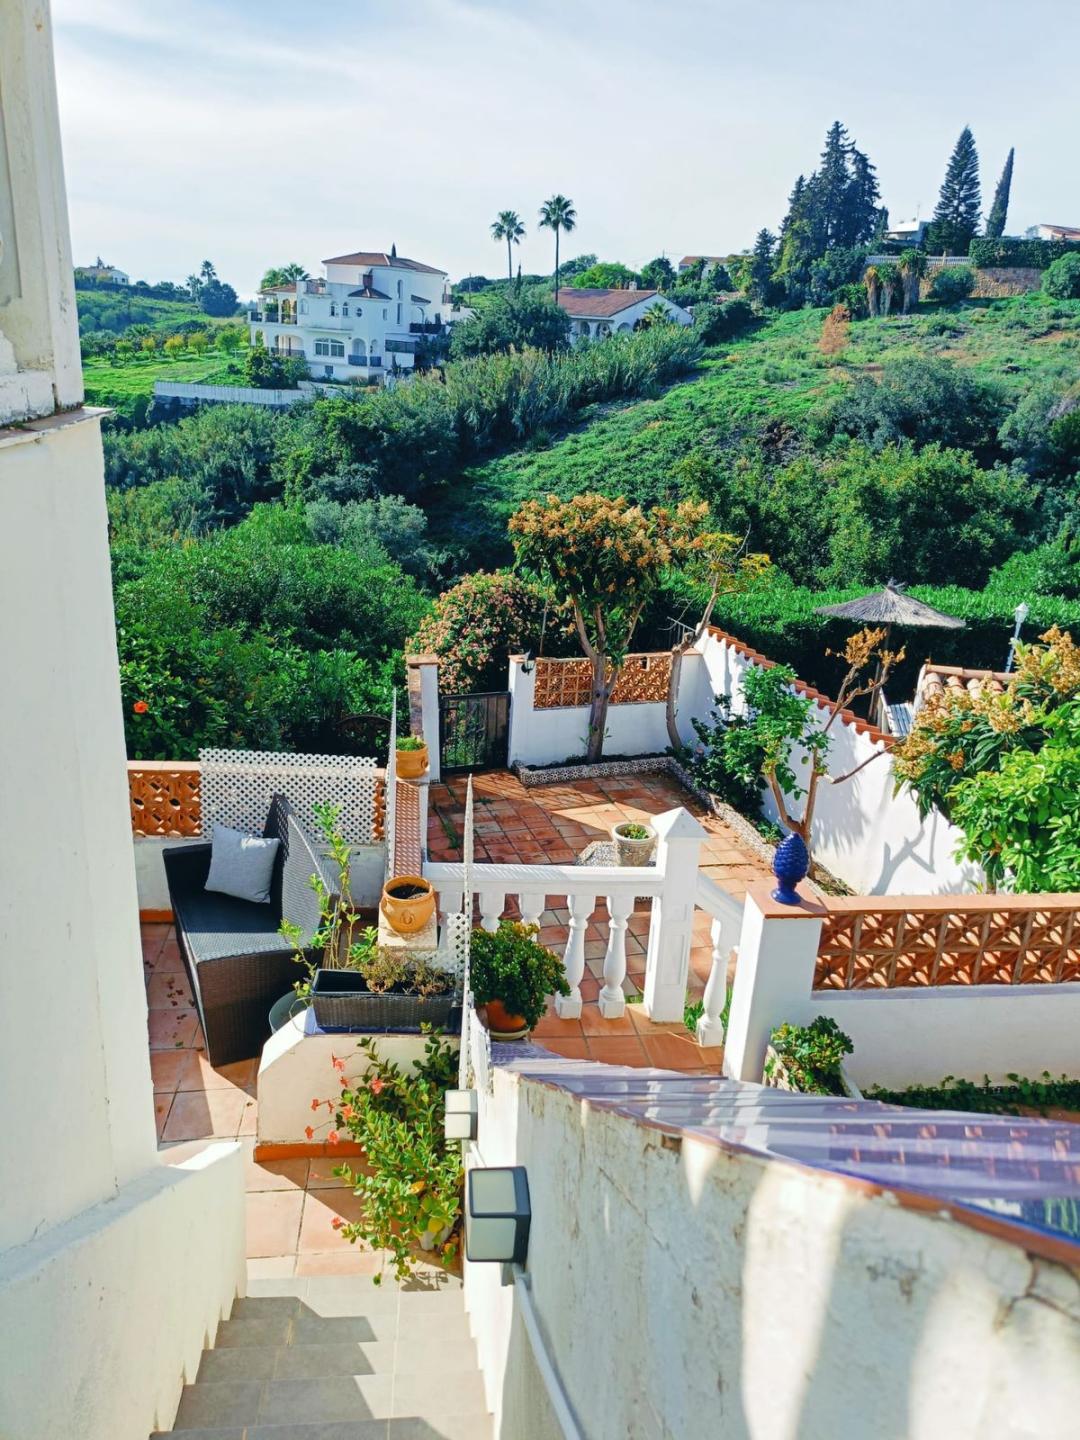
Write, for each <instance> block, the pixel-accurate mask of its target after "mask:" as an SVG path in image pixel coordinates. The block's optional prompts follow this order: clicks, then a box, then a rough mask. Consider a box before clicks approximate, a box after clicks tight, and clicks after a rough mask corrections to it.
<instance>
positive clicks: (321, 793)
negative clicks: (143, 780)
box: [199, 750, 383, 845]
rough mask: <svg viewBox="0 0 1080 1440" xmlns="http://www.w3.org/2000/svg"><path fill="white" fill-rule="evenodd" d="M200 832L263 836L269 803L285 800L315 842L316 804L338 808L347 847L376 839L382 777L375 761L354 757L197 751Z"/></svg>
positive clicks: (379, 828)
mask: <svg viewBox="0 0 1080 1440" xmlns="http://www.w3.org/2000/svg"><path fill="white" fill-rule="evenodd" d="M199 763H200V766H201V768H202V833H203V834H204V835H205V836H208V837H209V836H210V834H211V833H212V828H211V827H212V826H213V825H214V823H215V822H216V823H217V824H219V825H231V826H232V827H233V828H234V829H236V830H246V831H248V832H249V833H250V834H253V835H259V834H261V833H262V827H263V824H264V823H265V821H266V814H267V811H268V810H269V808H270V801H271V799H272V798H273V796H274V795H276V794H279V793H280V794H282V795H285V796H286V797H287V799H288V800H289V803H290V804H291V805H292V807H293V810H294V811H295V812H296V816H297V819H298V820H299V821H300V823H301V825H303V827H304V829H305V830H306V831H307V832H308V834H309V835H310V836H311V837H312V838H313V839H315V840H317V839H318V838H319V837H320V834H321V832H320V829H319V823H318V821H317V819H316V818H315V806H316V805H319V804H328V803H329V804H336V805H339V806H340V807H341V813H340V817H339V820H338V824H339V826H340V829H341V833H342V834H343V835H344V837H345V839H346V840H347V841H348V842H349V843H350V844H351V845H371V844H373V843H374V842H375V841H376V840H378V839H380V838H381V833H382V824H383V794H382V791H383V779H382V774H381V772H380V770H379V767H378V765H377V763H376V761H374V760H371V759H367V758H358V757H357V756H354V755H290V754H287V753H284V752H271V751H258V750H200V751H199Z"/></svg>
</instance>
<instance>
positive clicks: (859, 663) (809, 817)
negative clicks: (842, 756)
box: [720, 629, 904, 850]
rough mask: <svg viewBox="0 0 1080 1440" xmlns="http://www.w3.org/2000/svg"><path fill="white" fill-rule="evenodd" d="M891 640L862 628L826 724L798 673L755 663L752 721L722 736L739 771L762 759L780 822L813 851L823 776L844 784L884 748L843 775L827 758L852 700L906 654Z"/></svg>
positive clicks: (750, 682) (750, 688) (747, 682)
mask: <svg viewBox="0 0 1080 1440" xmlns="http://www.w3.org/2000/svg"><path fill="white" fill-rule="evenodd" d="M885 640H886V632H885V631H884V630H881V629H865V630H860V631H859V632H858V634H856V635H852V637H851V638H850V640H848V642H847V644H846V645H845V646H844V648H843V650H842V651H840V652H839V654H840V655H841V656H842V658H843V659H844V660H845V662H846V663H847V671H846V673H845V675H844V678H843V681H842V682H841V685H840V689H839V691H838V693H837V696H836V699H835V700H830V701H829V705H828V716H827V717H826V720H825V723H824V724H823V725H819V724H818V723H817V721H816V711H817V701H816V700H812V699H811V698H810V697H809V696H807V695H804V694H802V693H801V692H800V691H798V690H797V689H796V688H795V672H794V671H793V670H792V669H791V667H790V666H788V665H772V666H770V667H769V668H768V669H761V668H759V667H758V666H752V667H751V668H750V669H749V670H747V672H746V677H745V679H744V681H743V691H744V694H745V696H746V704H747V707H748V719H749V723H748V724H747V725H744V726H739V727H732V728H731V729H730V730H728V731H725V732H723V734H722V736H721V737H720V743H721V744H722V745H723V746H724V749H725V751H726V752H727V755H726V758H727V760H728V763H729V765H730V766H731V768H732V769H733V770H734V771H735V772H736V773H738V772H739V770H740V769H742V770H749V769H750V768H751V767H752V766H754V767H756V766H757V765H758V764H760V773H761V775H762V776H763V777H764V779H765V783H766V785H768V787H769V790H770V792H771V793H772V797H773V800H774V801H775V803H776V808H777V810H778V811H779V814H780V819H781V821H782V822H783V824H785V825H786V826H787V827H788V829H789V830H793V831H794V832H795V833H796V834H797V835H801V836H802V839H803V841H804V843H805V845H806V848H807V850H811V849H812V839H811V837H812V833H813V824H814V807H815V805H816V804H817V795H818V786H819V784H820V783H821V781H822V780H824V781H825V782H826V784H829V785H842V784H844V783H845V782H846V781H848V780H851V779H852V778H853V777H854V776H855V775H857V774H858V773H859V771H860V770H862V769H863V768H864V766H866V765H869V764H870V761H871V760H874V759H876V758H877V756H878V755H879V754H883V753H884V752H883V751H877V750H876V751H875V752H874V754H873V755H871V756H870V757H869V759H867V760H864V761H863V762H862V764H860V765H856V766H855V768H854V769H853V770H848V771H847V772H846V773H845V774H843V775H830V774H829V769H828V765H827V763H826V761H827V759H828V754H829V749H830V747H831V745H832V734H831V732H832V729H833V726H834V725H835V724H836V721H837V717H838V716H839V715H840V714H841V712H842V711H843V710H845V709H847V708H848V707H849V706H850V705H851V703H852V701H854V700H858V699H859V698H861V697H863V696H868V695H873V694H874V693H876V692H877V691H878V690H880V689H881V687H882V686H883V685H884V684H885V681H886V680H887V679H888V677H889V673H890V671H891V670H892V668H893V666H894V665H895V664H896V663H897V662H898V661H900V660H902V659H903V653H904V652H903V651H902V650H901V651H899V652H898V653H894V652H893V651H891V650H887V649H886V648H885ZM871 667H873V669H872V673H871ZM762 757H763V758H762ZM798 801H802V813H801V815H798V816H796V815H793V814H792V813H791V811H792V808H794V807H793V804H792V802H798Z"/></svg>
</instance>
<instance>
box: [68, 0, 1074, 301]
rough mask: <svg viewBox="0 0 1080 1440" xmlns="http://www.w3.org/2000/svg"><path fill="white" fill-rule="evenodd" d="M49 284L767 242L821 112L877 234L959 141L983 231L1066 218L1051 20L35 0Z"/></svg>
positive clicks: (916, 8)
mask: <svg viewBox="0 0 1080 1440" xmlns="http://www.w3.org/2000/svg"><path fill="white" fill-rule="evenodd" d="M52 9H53V22H54V31H55V45H56V70H57V84H58V88H59V98H60V117H61V125H62V130H63V140H64V154H65V167H66V174H67V186H68V197H69V205H70V212H71V230H72V238H73V244H74V251H75V261H76V263H77V264H86V263H89V262H91V261H92V260H93V259H94V257H95V256H97V255H101V256H102V257H103V258H104V259H105V260H106V262H108V263H111V264H114V265H117V266H119V267H120V268H121V269H122V270H126V271H127V272H128V273H129V274H130V275H131V277H132V278H133V279H146V280H150V281H156V280H161V279H167V280H176V281H182V280H183V279H184V278H185V277H186V276H187V275H188V274H189V273H190V272H191V271H192V270H193V269H196V268H197V267H198V265H199V264H200V263H201V262H202V261H203V260H204V259H210V260H212V261H213V262H214V264H215V265H216V266H217V269H218V273H219V274H220V275H221V277H222V278H223V279H225V280H228V281H230V282H231V283H232V284H233V285H235V286H236V288H237V290H238V291H239V292H240V293H241V295H242V296H247V295H250V294H251V293H252V292H253V291H254V289H255V288H256V286H257V284H258V280H259V277H260V276H261V275H262V273H263V271H264V270H265V269H266V268H267V267H268V266H270V265H276V264H282V263H285V262H287V261H290V260H298V261H300V262H301V263H302V264H303V265H304V266H305V267H306V268H307V269H308V270H309V271H311V273H312V274H317V273H320V271H319V265H320V262H321V261H322V260H323V259H325V258H326V257H327V256H331V255H337V254H341V253H344V252H346V251H352V250H383V249H386V250H388V249H389V248H390V246H391V244H396V245H397V249H398V253H399V254H401V255H408V256H412V257H413V258H415V259H419V260H423V261H425V262H426V263H428V264H432V265H438V266H439V267H441V268H442V269H445V270H447V271H449V272H450V274H451V276H452V277H454V278H457V277H459V276H461V275H464V274H471V273H481V274H487V275H494V276H498V275H500V274H504V273H505V267H506V247H505V244H496V243H495V242H494V241H493V240H492V239H491V237H490V225H491V222H492V220H493V219H494V218H495V215H496V213H497V212H498V211H499V210H503V209H514V210H516V211H518V212H519V214H520V215H521V217H522V219H523V220H524V222H525V225H526V229H527V235H526V237H525V239H524V240H523V242H522V244H521V245H520V247H519V250H518V252H517V254H516V259H520V262H521V265H522V267H523V269H524V270H525V272H526V273H528V272H529V271H540V272H550V270H551V268H552V253H551V252H552V243H553V242H552V237H551V234H550V232H549V231H545V230H539V229H538V227H537V223H536V221H537V210H538V208H539V206H540V204H541V203H542V201H543V200H544V199H546V198H547V197H548V196H549V195H551V194H553V193H556V192H561V193H562V194H564V195H567V196H569V197H570V198H571V199H572V200H573V202H574V205H575V208H576V210H577V215H578V224H577V228H576V230H575V232H574V233H573V234H572V235H570V236H568V237H565V238H564V241H563V254H564V256H569V255H575V254H579V253H583V252H595V253H596V254H597V255H599V256H600V258H601V259H606V260H621V261H623V262H625V263H626V264H629V265H631V266H634V267H635V268H636V267H639V266H641V265H642V264H644V262H645V261H647V260H649V259H651V258H652V257H653V256H655V255H659V254H664V253H666V254H667V255H668V256H669V257H672V258H674V259H678V258H679V257H680V256H681V255H683V254H687V253H689V254H726V253H728V252H730V251H737V250H741V249H744V248H748V247H749V246H750V245H751V244H752V242H753V238H754V235H755V233H756V232H757V231H758V230H759V229H760V228H761V227H762V226H768V227H769V228H771V229H775V228H776V227H777V226H778V224H779V222H780V220H781V219H782V217H783V212H784V208H785V200H786V197H787V195H788V192H789V191H790V189H791V185H792V183H793V181H794V180H795V177H796V176H797V175H798V174H799V173H800V172H806V173H809V172H810V171H811V170H812V169H813V168H814V166H815V164H816V162H817V158H818V155H819V153H820V150H821V147H822V141H823V138H824V134H825V130H826V128H827V127H828V125H829V124H830V123H831V122H832V121H833V120H834V119H839V120H841V121H842V122H843V123H844V124H845V125H846V126H847V128H848V130H849V131H850V133H851V136H852V138H853V139H854V140H855V141H856V143H857V144H858V145H859V146H860V148H861V149H863V150H865V151H866V152H867V153H868V154H869V156H870V158H871V160H872V161H873V162H874V164H875V165H876V166H877V169H878V175H879V178H880V181H881V187H882V195H883V200H884V203H885V204H886V205H887V206H888V208H889V211H890V215H891V218H892V220H893V221H894V222H896V221H899V220H902V219H907V218H910V217H911V216H914V215H915V214H916V212H917V211H918V212H919V213H920V214H922V215H923V216H927V215H929V214H930V213H931V211H932V210H933V207H934V203H935V200H936V198H937V192H938V187H939V186H940V183H941V179H942V175H943V173H944V169H945V164H946V162H947V160H948V156H949V152H950V150H951V149H952V146H953V144H954V142H955V140H956V137H957V135H958V134H959V132H960V130H961V128H962V127H963V126H964V125H965V124H968V125H970V126H971V128H972V130H973V131H974V133H975V139H976V143H977V145H978V149H979V155H980V159H981V163H982V183H983V205H984V211H985V210H988V209H989V205H990V198H991V195H992V192H993V187H994V185H995V183H996V181H997V177H998V175H999V173H1000V171H1001V167H1002V164H1003V162H1004V159H1005V155H1006V153H1007V151H1008V148H1009V146H1010V145H1014V146H1015V147H1016V170H1015V175H1014V179H1013V189H1012V206H1011V209H1010V214H1009V226H1008V229H1009V232H1010V233H1021V232H1022V231H1023V230H1024V229H1025V228H1026V227H1027V226H1028V225H1033V224H1037V223H1039V222H1049V223H1053V224H1071V225H1080V165H1078V164H1077V160H1076V142H1077V134H1078V129H1080V126H1078V122H1080V90H1078V87H1077V84H1076V74H1075V63H1076V55H1077V53H1078V42H1080V6H1078V5H1077V4H1075V3H1074V0H1024V4H1023V5H1022V6H1018V5H1017V4H1016V0H932V3H931V0H905V3H904V5H903V6H901V7H900V8H899V9H896V8H894V7H886V8H884V9H883V8H882V7H880V6H873V5H868V4H866V3H865V0H770V3H768V4H764V3H760V0H757V3H755V0H750V3H746V0H737V3H735V0H652V3H648V0H408V3H401V0H396V3H387V0H384V3H381V4H376V3H372V0H350V3H343V0H322V3H320V4H318V5H297V4H296V3H295V0H292V3H290V0H183V3H182V4H170V5H166V4H162V3H160V0H53V4H52Z"/></svg>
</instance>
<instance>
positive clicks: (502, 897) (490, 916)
mask: <svg viewBox="0 0 1080 1440" xmlns="http://www.w3.org/2000/svg"><path fill="white" fill-rule="evenodd" d="M505 904H506V891H505V890H481V891H480V928H481V929H483V930H488V931H491V932H492V933H494V932H495V931H496V930H498V928H499V917H500V915H501V914H502V912H503V907H504V906H505Z"/></svg>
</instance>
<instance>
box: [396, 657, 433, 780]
mask: <svg viewBox="0 0 1080 1440" xmlns="http://www.w3.org/2000/svg"><path fill="white" fill-rule="evenodd" d="M405 665H406V667H407V673H406V684H407V687H408V694H409V728H410V729H411V731H412V733H413V734H414V735H415V734H416V732H417V730H419V731H420V733H421V734H422V735H423V737H424V739H425V740H426V741H427V747H428V779H429V780H430V781H431V782H432V783H433V784H438V781H439V779H440V776H441V774H442V772H441V770H440V768H439V658H438V656H437V655H406V657H405ZM402 728H404V727H402ZM406 733H408V732H406Z"/></svg>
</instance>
